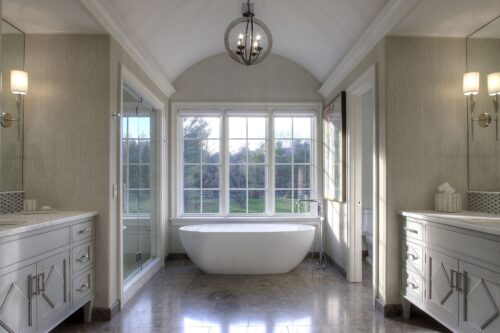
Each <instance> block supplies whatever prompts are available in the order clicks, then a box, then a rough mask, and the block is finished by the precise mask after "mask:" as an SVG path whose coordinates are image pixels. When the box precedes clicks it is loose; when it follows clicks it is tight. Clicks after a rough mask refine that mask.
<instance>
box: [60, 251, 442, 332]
mask: <svg viewBox="0 0 500 333" xmlns="http://www.w3.org/2000/svg"><path fill="white" fill-rule="evenodd" d="M365 271H367V273H366V274H365V277H366V282H363V283H347V282H346V281H345V280H344V279H343V278H342V276H341V275H340V274H339V273H337V272H336V271H335V270H334V269H333V268H330V267H329V268H327V269H326V270H325V271H319V270H317V269H316V261H314V260H312V259H306V260H305V261H304V262H303V263H302V264H300V266H299V267H298V268H296V269H295V270H294V271H292V272H290V273H288V274H282V275H264V276H220V275H207V274H205V273H203V272H201V271H200V270H198V269H197V268H196V267H195V266H194V265H193V264H192V263H191V262H190V261H188V260H175V261H170V262H168V263H167V265H166V266H165V268H164V269H162V270H161V271H160V272H158V273H157V274H156V275H155V276H154V277H153V278H152V279H151V281H149V282H148V283H147V285H146V286H145V287H144V288H143V289H142V290H140V291H139V292H138V293H137V294H136V295H135V296H134V298H133V299H132V300H130V301H129V302H128V303H127V304H126V305H125V306H124V308H123V310H122V311H121V312H120V313H119V314H118V315H117V316H115V317H114V318H113V320H112V321H110V322H102V323H91V324H64V323H63V324H62V325H61V326H59V327H58V328H56V329H55V330H54V333H55V332H57V333H63V332H64V333H65V332H99V333H101V332H110V333H119V332H124V333H125V332H126V333H131V332H138V333H149V332H155V333H157V332H158V333H159V332H166V333H320V332H321V333H325V332H447V331H446V330H445V329H444V328H443V327H442V326H440V325H439V324H437V323H436V322H434V321H432V320H430V319H427V318H422V317H421V318H416V319H411V320H409V321H405V320H403V319H387V318H384V317H383V316H382V315H380V314H379V313H377V312H375V311H374V309H373V303H372V287H371V281H370V272H369V271H368V270H367V269H366V270H365Z"/></svg>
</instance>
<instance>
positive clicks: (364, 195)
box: [347, 65, 378, 293]
mask: <svg viewBox="0 0 500 333" xmlns="http://www.w3.org/2000/svg"><path fill="white" fill-rule="evenodd" d="M375 71H376V68H375V65H374V66H372V67H371V68H369V69H368V70H367V71H366V72H365V73H364V74H363V75H361V76H360V77H359V78H358V79H357V80H356V81H355V82H354V83H353V84H352V85H351V86H350V87H349V88H348V89H347V127H348V130H347V136H348V140H347V141H348V149H347V150H348V172H347V176H348V186H349V190H348V195H347V202H348V242H349V244H348V260H347V263H348V269H347V279H348V280H349V281H350V282H362V281H372V283H373V286H374V293H376V286H377V285H378V284H377V283H378V281H377V276H378V266H377V264H378V262H377V253H378V251H377V244H378V241H377V239H378V218H377V217H378V177H377V162H378V159H377V145H376V144H377V140H376V134H377V126H376V123H377V122H376V94H375V92H376V85H375V84H376V82H375V77H376V76H375V73H376V72H375Z"/></svg>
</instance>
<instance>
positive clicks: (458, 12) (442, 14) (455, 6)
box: [391, 0, 500, 37]
mask: <svg viewBox="0 0 500 333" xmlns="http://www.w3.org/2000/svg"><path fill="white" fill-rule="evenodd" d="M498 15H500V0H420V1H419V2H418V4H417V5H416V6H415V8H413V10H412V11H411V12H410V14H408V16H407V17H406V18H405V19H404V20H403V21H402V22H401V23H400V24H399V25H398V26H397V27H396V28H395V29H394V30H393V31H392V33H391V35H396V36H432V37H466V36H468V35H470V34H471V33H473V32H474V31H476V30H477V29H478V28H480V27H481V26H483V25H484V24H485V23H487V22H489V21H491V20H492V19H494V18H495V17H497V16H498Z"/></svg>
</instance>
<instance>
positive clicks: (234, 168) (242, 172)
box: [229, 165, 247, 188]
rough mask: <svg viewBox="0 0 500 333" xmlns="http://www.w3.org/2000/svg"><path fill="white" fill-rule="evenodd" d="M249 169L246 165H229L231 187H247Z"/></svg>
mask: <svg viewBox="0 0 500 333" xmlns="http://www.w3.org/2000/svg"><path fill="white" fill-rule="evenodd" d="M246 187H247V170H246V166H245V165H231V166H229V188H246Z"/></svg>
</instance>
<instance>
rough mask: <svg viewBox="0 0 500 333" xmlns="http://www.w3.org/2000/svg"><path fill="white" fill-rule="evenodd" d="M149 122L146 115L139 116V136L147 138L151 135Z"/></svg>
mask: <svg viewBox="0 0 500 333" xmlns="http://www.w3.org/2000/svg"><path fill="white" fill-rule="evenodd" d="M150 132H151V123H150V119H149V118H148V117H139V138H141V139H149V138H150V137H151V133H150Z"/></svg>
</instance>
